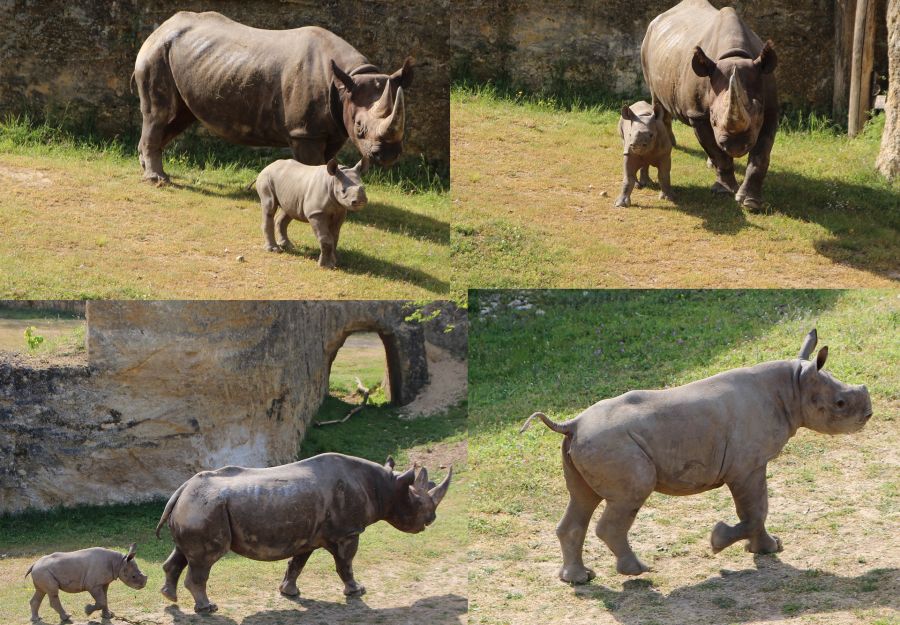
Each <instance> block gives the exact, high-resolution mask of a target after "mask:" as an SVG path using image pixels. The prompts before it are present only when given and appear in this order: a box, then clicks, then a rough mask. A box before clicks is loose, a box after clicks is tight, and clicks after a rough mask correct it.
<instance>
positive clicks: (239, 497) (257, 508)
mask: <svg viewBox="0 0 900 625" xmlns="http://www.w3.org/2000/svg"><path fill="white" fill-rule="evenodd" d="M393 468H394V461H393V460H392V459H390V458H388V461H387V463H385V465H384V466H382V465H379V464H376V463H374V462H370V461H368V460H364V459H362V458H354V457H352V456H345V455H343V454H335V453H327V454H321V455H318V456H314V457H312V458H308V459H306V460H301V461H300V462H294V463H292V464H286V465H282V466H278V467H269V468H264V469H250V468H243V467H223V468H221V469H218V470H216V471H203V472H201V473H198V474H197V475H195V476H194V477H192V478H191V479H189V480H188V481H187V482H185V483H184V484H182V485H181V486H180V487H179V488H178V490H176V491H175V492H174V493H173V494H172V497H171V498H170V499H169V501H168V503H167V504H166V508H165V511H164V512H163V514H162V517H161V518H160V520H159V524H158V525H157V526H156V535H157V536H159V532H160V528H162V526H163V525H164V524H165V523H168V526H169V529H170V531H171V532H172V539H173V540H174V541H175V549H174V550H173V551H172V553H171V555H170V556H169V558H168V559H167V560H166V561H165V563H164V564H163V570H164V571H165V574H166V581H165V584H164V585H163V587H162V589H161V592H162V594H163V596H164V597H166V598H167V599H169V600H171V601H177V594H176V589H177V587H178V578H179V577H180V576H181V572H182V571H183V570H184V568H185V567H188V570H187V577H186V579H185V582H184V585H185V588H187V589H188V590H189V591H190V592H191V594H192V595H193V597H194V610H195V611H196V612H199V613H204V612H215V611H216V610H217V609H218V608H217V606H216V604H214V603H211V602H210V600H209V597H207V595H206V580H207V579H208V578H209V571H210V568H211V567H212V565H213V564H214V563H215V562H216V561H217V560H219V558H221V557H222V556H224V555H225V554H226V553H227V552H228V551H233V552H235V553H237V554H240V555H242V556H245V557H247V558H251V559H253V560H265V561H272V560H283V559H285V558H290V559H291V560H290V562H289V563H288V567H287V572H285V574H284V581H282V582H281V586H280V587H279V590H280V591H281V592H282V593H283V594H285V595H288V596H293V595H297V594H298V590H297V576H298V575H300V571H302V570H303V566H304V565H305V564H306V561H307V560H308V559H309V556H310V555H311V554H312V552H313V551H315V550H316V549H325V550H327V551H328V552H330V553H331V555H332V557H334V563H335V567H336V568H337V573H338V575H339V576H340V578H341V580H342V581H343V582H344V594H345V595H361V594H363V593H364V592H365V588H364V587H363V586H362V585H361V584H358V583H357V582H356V580H355V579H354V577H353V557H354V556H355V555H356V549H357V547H358V545H359V535H360V534H361V533H362V532H363V530H365V528H366V527H367V526H369V525H371V524H373V523H375V522H377V521H387V522H388V523H390V524H391V525H393V526H394V527H395V528H397V529H398V530H401V531H403V532H410V533H418V532H421V531H423V530H424V529H425V527H426V526H428V525H430V524H431V523H432V522H434V520H435V510H436V509H437V507H438V504H440V503H441V500H442V499H443V498H444V495H445V494H446V493H447V489H448V488H449V486H450V479H451V477H452V475H453V468H452V467H451V468H450V471H449V472H448V473H447V477H446V478H444V481H443V482H441V484H440V485H439V486H436V485H435V484H434V483H433V482H429V481H428V472H427V471H426V469H425V468H424V467H423V468H421V469H419V470H418V471H416V470H415V467H413V468H411V469H409V470H407V471H405V472H403V473H397V472H394V471H393Z"/></svg>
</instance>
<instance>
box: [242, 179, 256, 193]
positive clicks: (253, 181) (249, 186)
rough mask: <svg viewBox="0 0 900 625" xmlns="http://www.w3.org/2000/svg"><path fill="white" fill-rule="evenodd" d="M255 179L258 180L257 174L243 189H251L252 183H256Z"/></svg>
mask: <svg viewBox="0 0 900 625" xmlns="http://www.w3.org/2000/svg"><path fill="white" fill-rule="evenodd" d="M257 180H259V176H257V177H256V178H254V179H253V180H252V181H251V182H250V184H248V185H247V186H246V187H244V191H249V190H250V189H252V188H253V185H255V184H256V181H257Z"/></svg>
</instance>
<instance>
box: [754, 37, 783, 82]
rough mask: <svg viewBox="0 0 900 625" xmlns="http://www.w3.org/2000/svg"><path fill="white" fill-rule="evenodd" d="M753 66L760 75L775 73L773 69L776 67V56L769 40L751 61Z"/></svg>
mask: <svg viewBox="0 0 900 625" xmlns="http://www.w3.org/2000/svg"><path fill="white" fill-rule="evenodd" d="M753 66H754V67H756V69H758V70H759V71H760V73H762V74H771V73H772V72H774V71H775V68H776V67H777V66H778V56H777V55H776V54H775V46H774V45H773V44H772V40H771V39H769V40H768V41H766V45H764V46H763V49H762V50H761V51H760V53H759V56H758V57H756V59H755V60H754V61H753Z"/></svg>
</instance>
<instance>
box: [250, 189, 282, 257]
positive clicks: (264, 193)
mask: <svg viewBox="0 0 900 625" xmlns="http://www.w3.org/2000/svg"><path fill="white" fill-rule="evenodd" d="M256 190H257V191H258V192H259V202H260V205H261V207H262V231H263V237H265V239H266V243H265V245H264V249H265V250H266V251H268V252H280V251H281V248H280V247H278V245H277V244H276V243H275V211H277V210H278V202H277V201H276V200H275V194H274V193H273V192H272V189H271V187H270V186H269V184H268V181H266V180H257V181H256Z"/></svg>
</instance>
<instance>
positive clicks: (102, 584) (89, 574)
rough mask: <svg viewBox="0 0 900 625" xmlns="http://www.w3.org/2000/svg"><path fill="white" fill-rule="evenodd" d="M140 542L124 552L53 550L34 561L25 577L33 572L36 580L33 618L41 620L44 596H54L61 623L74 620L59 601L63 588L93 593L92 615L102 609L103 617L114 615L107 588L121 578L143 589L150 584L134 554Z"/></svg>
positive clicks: (52, 603)
mask: <svg viewBox="0 0 900 625" xmlns="http://www.w3.org/2000/svg"><path fill="white" fill-rule="evenodd" d="M136 547H137V545H131V548H130V549H129V550H128V553H127V554H125V555H122V554H121V553H119V552H118V551H112V550H111V549H103V548H101V547H92V548H90V549H81V550H79V551H70V552H65V553H51V554H50V555H49V556H44V557H42V558H41V559H39V560H38V561H37V562H35V563H34V564H32V565H31V566H30V567H29V568H28V571H27V572H26V573H25V577H28V574H29V573H30V574H31V581H32V582H33V583H34V596H33V597H32V598H31V620H32V621H39V620H41V619H40V616H38V610H39V609H40V607H41V602H42V601H43V600H44V595H47V596H49V597H50V606H51V607H52V608H53V609H54V610H56V611H57V612H58V613H59V618H60V619H61V622H63V623H66V622H69V621H70V620H71V619H70V618H69V615H68V614H66V611H65V610H64V609H63V607H62V603H61V602H60V600H59V591H60V590H62V591H65V592H84V591H87V592H89V593H91V597H93V598H94V602H95V603H89V604H87V605H86V606H85V607H84V612H85V614H87V615H88V616H90V615H91V614H93V613H94V612H95V611H97V610H101V614H102V615H103V618H110V617H111V616H112V613H111V612H110V611H109V606H108V605H107V603H106V591H107V589H108V588H109V585H110V584H111V583H112V582H114V581H115V580H117V579H120V580H122V581H123V582H125V585H127V586H130V587H132V588H136V589H138V590H140V589H141V588H143V587H144V586H145V585H146V584H147V576H146V575H144V574H143V573H141V570H140V569H139V568H138V565H137V562H135V560H134V553H135V549H136Z"/></svg>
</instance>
